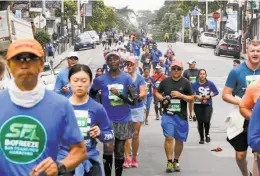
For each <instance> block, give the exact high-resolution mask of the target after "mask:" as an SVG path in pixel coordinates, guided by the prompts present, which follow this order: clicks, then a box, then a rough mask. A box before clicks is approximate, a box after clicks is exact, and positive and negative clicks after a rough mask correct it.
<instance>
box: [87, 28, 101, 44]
mask: <svg viewBox="0 0 260 176" xmlns="http://www.w3.org/2000/svg"><path fill="white" fill-rule="evenodd" d="M85 33H87V34H89V35H90V36H91V37H92V39H93V40H94V41H95V43H96V44H97V45H99V44H100V43H101V42H100V40H99V35H98V33H97V32H96V31H86V32H84V34H85Z"/></svg>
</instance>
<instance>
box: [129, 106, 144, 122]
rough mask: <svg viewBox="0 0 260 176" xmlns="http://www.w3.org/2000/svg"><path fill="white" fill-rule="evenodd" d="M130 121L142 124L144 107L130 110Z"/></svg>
mask: <svg viewBox="0 0 260 176" xmlns="http://www.w3.org/2000/svg"><path fill="white" fill-rule="evenodd" d="M131 115H132V121H133V122H144V119H145V110H144V106H142V107H141V108H134V109H131Z"/></svg>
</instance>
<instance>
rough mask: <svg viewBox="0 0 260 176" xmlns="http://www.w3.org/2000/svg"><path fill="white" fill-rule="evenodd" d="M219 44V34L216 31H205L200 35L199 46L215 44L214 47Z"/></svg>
mask: <svg viewBox="0 0 260 176" xmlns="http://www.w3.org/2000/svg"><path fill="white" fill-rule="evenodd" d="M217 44H218V36H217V35H216V34H214V33H210V32H203V33H201V35H200V36H199V40H198V46H202V45H204V46H213V47H214V48H215V47H216V45H217Z"/></svg>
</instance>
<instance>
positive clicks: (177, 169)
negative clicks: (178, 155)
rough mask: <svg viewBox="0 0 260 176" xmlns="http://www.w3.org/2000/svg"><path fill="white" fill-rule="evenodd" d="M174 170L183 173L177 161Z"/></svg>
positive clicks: (174, 163)
mask: <svg viewBox="0 0 260 176" xmlns="http://www.w3.org/2000/svg"><path fill="white" fill-rule="evenodd" d="M173 168H174V171H175V172H180V171H181V169H180V164H179V163H177V162H176V161H174V162H173Z"/></svg>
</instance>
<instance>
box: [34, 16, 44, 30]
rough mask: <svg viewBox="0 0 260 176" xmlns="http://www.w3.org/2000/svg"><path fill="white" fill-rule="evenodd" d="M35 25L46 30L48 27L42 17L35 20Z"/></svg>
mask: <svg viewBox="0 0 260 176" xmlns="http://www.w3.org/2000/svg"><path fill="white" fill-rule="evenodd" d="M33 23H34V25H35V27H36V28H44V27H45V26H46V19H45V18H44V17H43V16H42V15H40V16H37V17H35V18H34V19H33Z"/></svg>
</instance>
